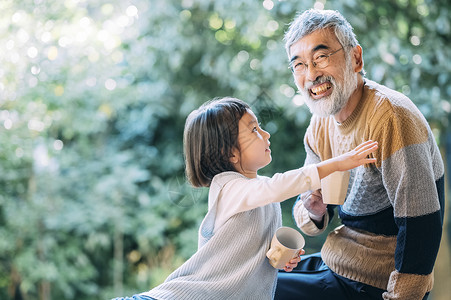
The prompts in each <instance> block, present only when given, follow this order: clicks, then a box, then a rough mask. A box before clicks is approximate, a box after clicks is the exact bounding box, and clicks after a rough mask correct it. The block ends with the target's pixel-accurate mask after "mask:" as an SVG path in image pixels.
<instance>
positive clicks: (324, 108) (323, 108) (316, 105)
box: [304, 96, 333, 117]
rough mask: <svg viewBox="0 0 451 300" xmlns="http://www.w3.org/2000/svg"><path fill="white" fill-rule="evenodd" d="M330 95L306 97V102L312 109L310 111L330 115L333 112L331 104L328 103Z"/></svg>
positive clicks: (318, 114)
mask: <svg viewBox="0 0 451 300" xmlns="http://www.w3.org/2000/svg"><path fill="white" fill-rule="evenodd" d="M328 100H330V99H329V97H324V98H321V99H318V100H315V99H313V98H311V97H310V96H308V97H306V98H305V100H304V101H305V104H306V105H307V107H308V108H309V109H310V112H311V113H312V114H314V115H316V116H319V117H328V116H330V115H331V114H333V112H332V109H331V107H330V105H327V104H329V103H327V102H328Z"/></svg>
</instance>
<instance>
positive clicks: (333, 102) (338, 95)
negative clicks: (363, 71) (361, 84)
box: [299, 61, 358, 117]
mask: <svg viewBox="0 0 451 300" xmlns="http://www.w3.org/2000/svg"><path fill="white" fill-rule="evenodd" d="M357 76H358V75H357V73H355V72H354V71H353V70H352V64H351V63H350V62H348V61H347V62H346V70H345V72H344V76H343V82H342V83H338V82H336V81H335V79H334V78H333V77H332V76H326V77H320V78H318V79H317V80H315V81H314V82H312V83H311V85H306V87H305V88H304V89H299V93H300V94H301V96H302V97H303V98H304V101H305V104H307V106H308V108H309V109H310V111H311V113H312V114H315V115H318V116H320V117H327V116H330V115H335V114H336V113H338V112H339V111H340V110H342V109H343V107H345V105H346V104H347V103H348V101H349V98H350V97H351V95H352V93H353V92H354V91H355V89H356V88H357ZM326 81H330V83H331V84H332V87H333V91H332V94H330V95H329V96H327V97H324V98H321V99H318V100H315V99H313V98H312V97H311V95H310V92H309V87H311V86H312V85H315V84H319V83H323V82H326Z"/></svg>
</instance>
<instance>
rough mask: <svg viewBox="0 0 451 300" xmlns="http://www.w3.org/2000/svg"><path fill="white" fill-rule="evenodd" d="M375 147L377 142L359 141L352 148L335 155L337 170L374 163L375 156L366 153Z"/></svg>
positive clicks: (371, 151) (369, 152) (374, 149)
mask: <svg viewBox="0 0 451 300" xmlns="http://www.w3.org/2000/svg"><path fill="white" fill-rule="evenodd" d="M377 148H378V144H377V142H375V141H371V140H369V141H366V142H363V143H361V144H360V145H358V146H357V147H355V148H354V149H353V150H351V151H349V152H347V153H345V154H342V155H340V156H338V157H336V158H335V159H336V160H337V162H338V171H347V170H350V169H353V168H355V167H358V166H360V165H363V164H370V163H375V162H376V158H369V157H368V155H370V154H371V153H373V152H374V151H376V150H377Z"/></svg>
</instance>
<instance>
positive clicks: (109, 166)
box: [0, 0, 451, 299]
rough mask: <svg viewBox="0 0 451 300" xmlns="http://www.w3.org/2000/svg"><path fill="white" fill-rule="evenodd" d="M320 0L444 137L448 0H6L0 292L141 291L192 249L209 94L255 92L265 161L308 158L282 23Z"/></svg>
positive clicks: (1, 47) (201, 208)
mask: <svg viewBox="0 0 451 300" xmlns="http://www.w3.org/2000/svg"><path fill="white" fill-rule="evenodd" d="M314 6H315V7H320V8H321V7H324V8H326V9H337V10H339V11H340V12H341V13H342V14H343V15H344V16H345V17H346V18H348V20H349V21H350V23H351V24H352V25H353V26H354V29H355V33H356V35H357V37H358V39H359V41H360V43H361V45H362V47H363V49H364V59H365V63H366V64H365V69H366V71H367V77H368V78H370V79H373V80H376V81H379V82H381V83H383V84H385V85H387V86H389V87H391V88H393V89H396V90H399V91H401V92H403V93H405V94H406V95H408V96H409V97H410V98H411V99H412V100H413V101H414V102H415V103H416V104H417V105H418V106H419V108H420V109H421V111H422V112H423V113H424V114H425V116H426V117H427V119H428V120H429V122H430V123H431V125H432V127H433V128H434V133H436V138H437V140H438V141H439V143H440V145H441V147H442V148H443V149H445V148H446V145H445V138H446V137H447V136H449V135H450V132H449V129H448V128H449V122H450V120H451V117H450V112H451V104H450V101H449V99H450V96H451V85H450V69H451V67H450V59H449V58H450V47H449V46H450V45H449V39H450V32H451V28H450V26H451V24H450V17H449V13H450V3H449V1H446V0H438V1H430V0H396V1H392V0H382V1H376V2H375V1H370V0H363V1H356V0H348V1H326V0H322V1H317V2H315V1H309V0H306V1H294V0H293V1H288V0H287V1H276V0H273V1H271V0H265V1H255V0H241V1H229V0H216V1H207V0H182V1H176V0H165V1H157V0H150V1H149V0H147V1H145V0H136V1H131V0H127V1H119V0H109V1H108V0H90V1H88V0H65V1H46V0H22V1H13V0H1V1H0V11H1V14H0V140H1V143H0V188H1V193H0V298H1V299H21V298H19V297H20V296H22V297H23V299H107V298H110V297H113V296H120V295H132V294H134V293H137V292H139V291H145V290H148V289H149V288H150V287H152V286H155V285H156V284H158V283H160V282H161V281H162V280H164V278H165V277H166V276H167V275H168V274H169V273H170V272H171V270H173V269H174V268H176V267H177V266H178V265H180V264H181V263H182V262H183V261H184V260H185V259H186V258H188V257H189V256H190V255H191V254H192V253H194V251H195V250H196V247H197V228H198V226H199V224H200V221H201V220H202V217H203V215H204V214H205V212H206V197H207V194H208V191H207V190H206V189H193V188H191V187H189V186H188V185H187V184H186V182H185V178H184V173H183V167H184V165H183V153H182V132H183V126H184V121H185V118H186V116H187V115H188V113H189V112H190V111H191V110H193V109H195V108H197V107H198V106H199V105H200V104H201V103H203V102H205V101H207V100H209V99H211V98H214V97H219V96H235V97H238V98H241V99H243V100H245V101H247V102H248V103H250V104H251V105H252V107H253V109H254V111H255V112H256V113H257V115H258V116H259V119H260V121H261V122H262V124H263V126H264V128H266V129H267V130H268V131H269V132H270V133H271V135H272V136H271V148H272V149H273V162H272V163H271V165H270V166H268V167H266V168H265V169H263V170H262V172H261V173H262V174H266V175H270V174H273V173H274V172H280V171H284V170H287V169H289V168H295V167H299V166H301V165H302V163H303V160H304V155H305V153H304V151H303V147H302V137H303V135H304V132H305V129H306V127H307V125H308V120H309V118H310V113H309V111H308V109H307V108H306V107H305V106H297V105H296V104H294V102H293V101H292V100H293V97H295V86H294V84H293V80H292V77H291V74H290V72H289V70H288V68H287V58H286V54H285V51H284V48H283V41H282V37H283V33H284V31H285V30H286V29H287V25H288V23H289V22H290V21H291V20H292V19H293V17H294V16H295V15H296V12H297V11H302V10H304V9H307V8H311V7H314ZM447 150H448V151H450V150H449V149H447ZM293 200H294V199H291V200H289V201H286V202H285V203H283V210H284V224H286V225H288V226H294V225H293V223H292V220H291V205H292V203H293ZM323 239H324V236H321V237H320V238H314V239H311V238H309V239H307V247H306V251H307V252H308V253H309V252H312V251H316V250H318V249H319V247H320V245H321V243H322V240H323Z"/></svg>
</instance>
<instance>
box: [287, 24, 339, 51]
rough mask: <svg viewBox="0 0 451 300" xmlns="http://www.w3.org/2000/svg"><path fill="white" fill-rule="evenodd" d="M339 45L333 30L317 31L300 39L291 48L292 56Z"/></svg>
mask: <svg viewBox="0 0 451 300" xmlns="http://www.w3.org/2000/svg"><path fill="white" fill-rule="evenodd" d="M337 43H338V44H339V42H338V39H337V37H336V36H335V32H334V30H333V29H332V28H326V29H319V30H316V31H314V32H312V33H310V34H308V35H306V36H304V37H303V38H301V39H299V40H298V41H297V42H295V43H294V44H293V45H291V47H290V54H291V55H298V54H299V53H294V52H300V51H302V52H309V53H312V52H315V51H318V50H321V49H330V48H333V47H334V46H336V45H335V44H337Z"/></svg>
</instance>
